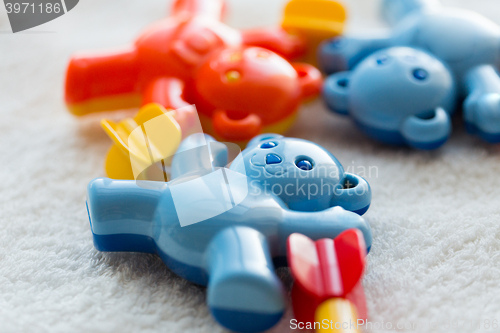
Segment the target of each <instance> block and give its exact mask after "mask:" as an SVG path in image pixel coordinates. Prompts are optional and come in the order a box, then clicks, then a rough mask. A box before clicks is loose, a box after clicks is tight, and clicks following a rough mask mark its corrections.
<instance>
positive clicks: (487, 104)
mask: <svg viewBox="0 0 500 333" xmlns="http://www.w3.org/2000/svg"><path fill="white" fill-rule="evenodd" d="M465 85H466V89H467V93H468V97H467V99H466V100H465V102H464V105H463V110H464V119H465V124H466V126H467V130H468V131H469V132H472V133H475V134H479V136H481V137H482V138H483V139H484V140H486V141H488V142H491V143H497V142H500V78H499V77H498V73H497V71H496V70H495V68H493V66H490V65H484V66H478V67H475V68H473V69H471V70H470V71H469V72H468V73H467V75H466V77H465Z"/></svg>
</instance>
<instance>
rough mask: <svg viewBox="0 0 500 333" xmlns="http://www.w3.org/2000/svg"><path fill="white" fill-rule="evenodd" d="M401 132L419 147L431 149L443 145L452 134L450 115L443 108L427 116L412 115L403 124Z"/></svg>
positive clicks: (412, 143)
mask: <svg viewBox="0 0 500 333" xmlns="http://www.w3.org/2000/svg"><path fill="white" fill-rule="evenodd" d="M401 134H402V136H403V138H404V139H405V140H406V142H408V144H409V145H410V146H412V147H414V148H417V149H424V150H431V149H436V148H438V147H440V146H441V145H443V144H444V143H445V142H446V140H448V137H449V136H450V134H451V120H450V115H449V114H448V113H447V112H446V111H444V110H443V109H442V108H437V109H436V110H435V111H434V112H432V113H430V114H429V115H426V116H425V117H424V116H422V117H417V116H410V117H408V118H407V119H406V120H405V121H404V122H403V124H402V127H401Z"/></svg>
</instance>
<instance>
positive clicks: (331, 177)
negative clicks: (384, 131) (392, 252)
mask: <svg viewBox="0 0 500 333" xmlns="http://www.w3.org/2000/svg"><path fill="white" fill-rule="evenodd" d="M227 165H228V148H227V147H226V146H225V145H224V144H221V143H219V142H216V141H215V140H214V139H213V138H211V137H209V136H205V135H203V134H195V135H192V136H189V137H187V138H186V139H184V140H183V141H182V143H181V145H180V146H179V149H178V151H177V153H176V154H175V155H174V156H173V159H172V165H171V177H172V179H171V180H170V181H169V182H153V181H128V180H111V179H108V178H98V179H95V180H93V181H92V182H90V184H89V185H88V189H87V207H88V212H89V218H90V223H91V229H92V233H93V237H94V245H95V247H96V248H97V249H98V250H100V251H134V252H147V253H154V254H158V255H159V256H160V257H161V258H162V260H163V261H164V262H165V264H166V265H167V266H168V267H169V268H170V269H171V270H172V271H173V272H175V273H176V274H177V275H179V276H181V277H183V278H186V279H188V280H189V281H191V282H194V283H197V284H200V285H206V286H207V287H208V289H207V303H208V306H209V308H210V310H211V313H212V314H213V316H214V317H215V319H216V320H217V321H218V322H219V323H220V324H222V325H223V326H225V327H226V328H228V329H231V330H233V331H237V332H259V331H263V330H266V329H268V328H270V327H272V326H273V325H274V324H275V323H276V322H278V321H279V319H280V318H281V317H282V314H283V312H284V309H285V298H284V293H283V287H282V284H281V282H280V280H279V279H278V277H277V276H276V274H275V272H274V268H275V264H279V263H283V262H286V260H283V259H284V258H285V256H286V241H287V238H288V236H289V235H291V234H292V233H297V232H298V233H302V234H304V235H306V236H308V237H310V238H312V239H320V238H335V237H336V236H337V235H339V234H340V233H341V232H343V231H345V230H347V229H350V228H358V229H359V230H361V231H362V233H363V235H364V238H365V242H366V244H367V247H368V248H369V247H370V246H371V244H372V235H371V229H370V227H369V225H368V224H367V222H366V221H365V220H364V219H363V218H362V217H361V216H360V215H359V214H362V213H364V212H365V211H366V210H367V209H368V207H369V205H370V201H371V190H370V186H369V185H368V183H367V182H366V181H365V180H364V179H363V178H361V177H359V176H356V175H353V174H350V173H347V172H345V171H344V170H343V168H342V165H341V164H340V163H339V161H338V160H337V159H336V158H335V157H334V156H333V155H332V154H331V153H330V152H328V151H327V150H325V149H324V148H322V147H320V146H318V145H316V144H314V143H312V142H309V141H305V140H301V139H293V138H285V137H282V136H280V135H275V134H264V135H261V136H259V137H256V138H254V139H253V140H252V141H251V142H250V143H249V144H248V146H247V148H246V149H245V150H244V151H242V152H241V153H240V154H238V155H237V156H236V158H235V159H234V160H233V161H232V162H231V165H230V167H227Z"/></svg>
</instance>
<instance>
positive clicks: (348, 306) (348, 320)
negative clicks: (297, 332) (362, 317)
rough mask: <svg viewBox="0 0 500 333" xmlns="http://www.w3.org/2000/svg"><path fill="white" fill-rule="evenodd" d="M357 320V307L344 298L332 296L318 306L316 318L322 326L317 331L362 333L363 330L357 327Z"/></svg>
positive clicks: (320, 332)
mask: <svg viewBox="0 0 500 333" xmlns="http://www.w3.org/2000/svg"><path fill="white" fill-rule="evenodd" d="M325 319H326V320H325ZM357 320H358V314H357V311H356V308H355V307H354V305H353V304H352V303H351V302H350V301H349V300H347V299H344V298H330V299H329V300H326V301H324V302H323V303H321V304H320V305H319V306H318V307H317V309H316V313H315V318H314V321H315V322H319V323H321V325H320V328H319V329H316V332H317V333H326V332H339V333H340V332H341V333H361V330H360V329H357V328H356V327H357V326H356V324H357ZM327 322H328V324H326V323H327Z"/></svg>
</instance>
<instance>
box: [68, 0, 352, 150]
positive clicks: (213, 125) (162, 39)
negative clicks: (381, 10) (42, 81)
mask: <svg viewBox="0 0 500 333" xmlns="http://www.w3.org/2000/svg"><path fill="white" fill-rule="evenodd" d="M293 1H295V2H298V3H299V7H300V6H303V5H304V4H303V3H305V2H307V1H311V0H293ZM293 1H292V2H293ZM317 1H324V2H327V3H331V4H332V5H333V7H332V8H334V9H335V10H336V11H341V9H342V7H341V6H340V5H338V3H336V2H334V1H329V0H315V1H314V2H317ZM339 8H340V9H339ZM223 11H224V4H223V1H222V0H176V1H175V2H174V4H173V6H172V11H171V16H170V17H168V18H166V19H163V20H161V21H159V22H157V23H155V24H153V25H152V26H151V27H149V28H148V29H147V30H146V31H145V32H144V33H142V35H141V36H139V38H137V39H136V41H135V43H134V44H133V45H131V46H129V47H127V48H125V49H123V50H121V51H118V52H108V53H103V54H101V55H75V56H73V57H72V58H71V60H70V63H69V66H68V70H67V75H66V87H65V99H66V103H67V105H68V107H69V109H70V110H71V112H72V113H73V114H75V115H84V114H88V113H91V112H99V111H107V110H115V109H123V108H135V107H139V106H141V105H146V104H148V103H152V102H154V103H158V104H160V105H162V106H163V107H165V108H167V109H178V108H180V107H183V106H186V105H190V104H195V105H196V108H197V110H198V113H199V116H200V120H201V122H202V125H203V128H204V131H205V132H207V133H210V134H213V135H214V136H216V138H217V139H219V140H226V141H232V142H237V143H243V142H245V141H247V140H249V139H250V138H252V137H253V136H255V135H257V134H259V133H262V132H283V131H284V130H286V129H287V128H288V127H289V126H290V125H291V124H292V122H293V119H294V116H295V114H296V111H297V109H298V106H299V104H300V103H301V102H302V101H304V99H307V98H310V97H313V96H315V95H316V94H318V93H319V90H320V85H321V81H322V78H321V74H320V72H319V71H318V70H317V69H316V68H314V67H313V66H311V65H308V64H303V63H293V64H291V63H289V62H288V61H287V60H285V58H286V59H292V58H294V57H297V56H300V55H301V54H304V53H305V52H306V49H307V45H308V42H307V40H306V38H304V37H307V36H304V35H303V34H301V33H300V32H301V31H302V32H304V31H306V30H307V29H304V27H303V25H304V22H301V23H300V24H299V23H297V29H295V30H294V29H293V22H295V21H293V20H292V21H290V20H285V21H286V22H287V23H286V29H287V31H295V32H298V34H297V35H295V34H289V33H288V32H286V31H285V30H284V29H283V28H278V29H271V30H270V29H266V30H251V31H238V30H235V29H233V28H231V27H229V26H227V25H225V24H223V23H221V22H220V19H221V16H222V13H223ZM292 14H293V15H294V16H293V19H294V20H296V19H297V13H292ZM304 15H305V17H304V19H307V20H306V21H307V22H310V24H313V23H314V26H315V27H316V26H318V22H325V21H326V20H325V17H324V13H322V16H321V17H318V19H317V22H314V19H313V17H311V15H312V14H311V13H306V14H304ZM312 16H314V15H312ZM339 17H340V21H342V22H343V19H344V17H345V15H344V14H343V11H342V13H341V15H339V14H338V13H337V12H335V14H332V19H334V20H337V21H338V20H339ZM285 21H284V22H285ZM299 21H300V20H299ZM290 22H292V23H290ZM340 23H341V22H340ZM340 26H341V24H340ZM284 27H285V25H284ZM325 29H326V30H328V29H330V30H329V31H330V33H329V35H330V36H332V35H336V34H338V33H339V31H338V30H339V25H338V24H337V25H336V26H335V28H332V26H331V25H330V26H329V28H325ZM315 33H316V34H317V32H315ZM177 116H179V115H174V118H177ZM181 127H182V125H181Z"/></svg>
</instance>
